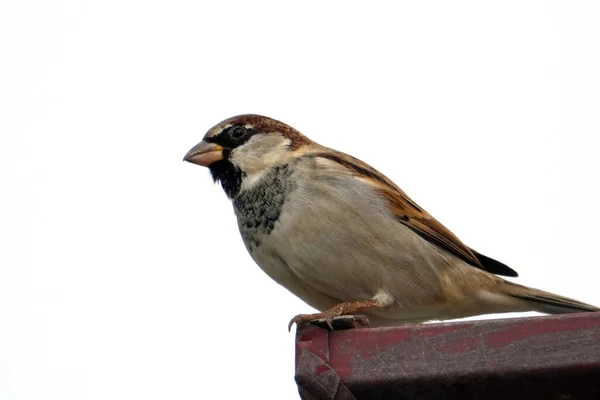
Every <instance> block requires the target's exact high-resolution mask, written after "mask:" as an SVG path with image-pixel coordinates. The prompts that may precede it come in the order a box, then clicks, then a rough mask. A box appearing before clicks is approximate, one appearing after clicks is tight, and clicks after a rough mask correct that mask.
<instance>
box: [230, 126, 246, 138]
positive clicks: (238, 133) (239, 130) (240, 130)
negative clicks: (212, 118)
mask: <svg viewBox="0 0 600 400" xmlns="http://www.w3.org/2000/svg"><path fill="white" fill-rule="evenodd" d="M230 134H231V137H232V138H234V139H239V138H241V137H242V136H244V135H245V134H246V129H245V128H244V127H242V126H236V127H235V128H233V129H232V130H231V133H230Z"/></svg>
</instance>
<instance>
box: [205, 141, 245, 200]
mask: <svg viewBox="0 0 600 400" xmlns="http://www.w3.org/2000/svg"><path fill="white" fill-rule="evenodd" d="M226 151H227V150H226ZM227 158H228V157H225V158H223V159H222V160H219V161H216V162H214V163H212V164H210V165H209V166H208V169H209V171H210V174H211V175H212V178H213V180H214V181H215V182H217V181H218V182H220V183H221V186H222V187H223V190H224V191H225V194H226V195H227V197H229V198H230V199H233V198H234V197H235V196H237V194H238V193H239V191H240V188H241V186H242V177H243V176H244V173H243V172H242V170H241V169H239V168H238V167H236V166H235V165H233V164H232V163H231V161H229V160H228V159H227Z"/></svg>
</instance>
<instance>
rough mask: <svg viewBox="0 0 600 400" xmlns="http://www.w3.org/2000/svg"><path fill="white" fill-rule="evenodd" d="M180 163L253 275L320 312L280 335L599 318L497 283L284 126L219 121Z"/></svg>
mask: <svg viewBox="0 0 600 400" xmlns="http://www.w3.org/2000/svg"><path fill="white" fill-rule="evenodd" d="M184 160H185V161H188V162H190V163H194V164H198V165H201V166H203V167H208V169H209V171H210V174H211V175H212V178H213V180H214V181H215V182H220V184H221V186H222V187H223V190H224V191H225V193H226V195H227V197H228V198H229V199H230V200H231V202H232V204H233V209H234V212H235V215H236V217H237V222H238V228H239V231H240V234H241V236H242V239H243V241H244V244H245V246H246V249H247V250H248V252H249V253H250V255H251V257H252V258H253V260H254V261H255V262H256V263H257V264H258V265H259V266H260V268H261V269H262V270H263V271H264V272H265V273H266V274H267V275H269V276H270V277H271V278H272V279H273V280H275V281H276V282H277V283H279V284H280V285H282V286H284V287H285V288H286V289H288V290H289V291H290V292H292V293H293V294H294V295H296V296H297V297H299V298H300V299H302V300H303V301H304V302H306V303H307V304H308V305H310V306H311V307H313V308H315V309H317V310H319V312H318V313H314V314H299V315H296V316H295V317H294V318H292V320H291V321H290V324H289V325H288V329H289V328H291V326H292V325H293V324H294V323H300V322H307V321H312V320H316V319H325V320H326V321H327V323H328V324H329V325H330V326H331V321H332V320H333V318H334V317H338V316H342V315H353V314H356V313H359V314H362V315H364V316H366V317H367V318H368V320H369V322H370V324H371V326H389V325H398V324H403V323H419V322H426V321H433V320H447V319H456V318H463V317H469V316H475V315H481V314H489V313H505V312H523V311H537V312H541V313H550V314H555V313H573V312H586V311H600V309H599V308H597V307H594V306H592V305H589V304H585V303H582V302H580V301H577V300H573V299H570V298H567V297H563V296H559V295H556V294H553V293H549V292H545V291H542V290H538V289H534V288H530V287H526V286H522V285H519V284H516V283H513V282H510V281H507V280H504V279H502V278H501V277H500V276H507V277H516V276H518V275H517V272H515V271H514V270H513V269H511V268H510V267H508V266H506V265H504V264H503V263H501V262H499V261H496V260H494V259H492V258H489V257H487V256H485V255H483V254H481V253H479V252H477V251H475V250H474V249H472V248H470V247H468V246H466V245H465V244H464V243H463V242H461V241H460V240H459V239H458V238H457V237H456V236H455V235H454V234H453V233H452V232H450V231H449V230H448V229H447V228H446V227H445V226H443V225H442V224H441V223H439V222H438V221H437V220H436V219H434V218H433V217H432V216H431V215H430V214H429V213H427V212H426V211H425V210H423V209H422V208H421V207H419V205H418V204H417V203H415V202H414V201H413V200H412V199H411V198H410V197H408V196H407V195H406V193H404V192H403V191H402V190H401V189H400V188H399V187H398V186H397V185H396V184H395V183H394V182H392V181H391V180H390V179H389V178H387V177H386V176H385V175H383V174H382V173H381V172H379V171H377V170H376V169H375V168H373V167H371V166H370V165H368V164H366V163H364V162H362V161H361V160H359V159H357V158H354V157H352V156H350V155H348V154H344V153H342V152H339V151H336V150H333V149H330V148H327V147H325V146H321V145H319V144H318V143H316V142H313V141H312V140H311V139H309V138H308V137H306V136H304V135H303V134H301V133H300V132H299V131H297V130H296V129H294V128H292V127H290V126H288V125H286V124H284V123H283V122H280V121H277V120H274V119H271V118H268V117H264V116H260V115H252V114H248V115H239V116H235V117H232V118H229V119H226V120H224V121H222V122H220V123H219V124H217V125H215V126H214V127H212V128H211V129H210V130H209V131H208V132H207V133H206V135H205V136H204V138H203V140H202V141H201V142H200V143H198V144H197V145H196V146H194V147H193V148H192V149H191V150H190V151H189V152H188V153H187V154H186V155H185V157H184Z"/></svg>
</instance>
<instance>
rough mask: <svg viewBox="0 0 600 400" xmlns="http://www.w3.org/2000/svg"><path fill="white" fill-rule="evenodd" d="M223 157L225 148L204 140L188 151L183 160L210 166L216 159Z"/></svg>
mask: <svg viewBox="0 0 600 400" xmlns="http://www.w3.org/2000/svg"><path fill="white" fill-rule="evenodd" d="M222 159H223V148H222V147H221V146H219V145H218V144H214V143H208V142H205V141H202V142H200V143H198V144H197V145H195V146H194V147H192V149H191V150H190V151H188V152H187V154H186V155H185V157H183V161H187V162H191V163H194V164H198V165H201V166H203V167H208V166H209V165H210V164H212V163H214V162H215V161H219V160H222Z"/></svg>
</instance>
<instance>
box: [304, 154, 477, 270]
mask: <svg viewBox="0 0 600 400" xmlns="http://www.w3.org/2000/svg"><path fill="white" fill-rule="evenodd" d="M315 156H316V157H322V158H326V159H329V160H331V161H335V162H337V163H339V164H340V165H343V166H344V167H345V168H347V169H348V170H349V171H350V172H352V173H353V174H354V175H357V176H359V177H361V178H363V179H364V180H365V182H367V183H368V184H370V185H372V186H373V187H374V188H375V189H376V190H377V191H379V193H380V194H381V195H382V197H383V198H384V199H385V200H386V201H387V202H388V204H389V206H390V210H391V211H392V212H393V213H394V215H395V216H396V219H397V220H398V221H399V222H401V223H402V224H404V225H406V226H408V227H409V228H411V229H412V230H414V231H415V232H417V233H418V234H419V235H421V236H422V237H423V238H425V239H426V240H428V241H430V242H432V243H435V244H436V245H438V246H440V247H441V248H443V249H445V250H447V251H449V252H450V253H452V254H454V255H456V256H458V257H460V258H461V259H462V260H464V261H466V262H468V263H469V264H471V265H473V266H475V267H478V268H481V269H484V268H483V266H482V265H481V263H480V262H479V260H478V259H477V257H476V256H475V255H474V254H473V252H472V251H471V250H470V249H469V247H467V246H465V244H464V243H462V242H461V241H460V240H459V239H458V238H457V237H456V236H454V234H453V233H452V232H450V231H449V230H448V229H447V228H446V227H445V226H444V225H442V224H441V223H439V222H438V221H437V220H436V219H435V218H433V217H432V216H431V215H429V213H427V212H426V211H425V210H423V209H422V208H421V207H419V206H418V205H417V204H416V203H415V202H414V201H413V200H412V199H411V198H410V197H408V196H407V195H406V193H404V192H403V191H402V190H401V189H400V188H399V187H398V186H396V184H395V183H394V182H392V181H391V180H390V179H389V178H387V177H386V176H385V175H383V174H381V173H380V172H378V171H377V170H375V169H374V168H373V167H371V166H370V165H368V164H366V163H364V162H362V161H360V160H359V159H357V158H354V157H352V156H349V155H347V154H344V153H340V152H332V153H329V152H327V153H317V154H315Z"/></svg>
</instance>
